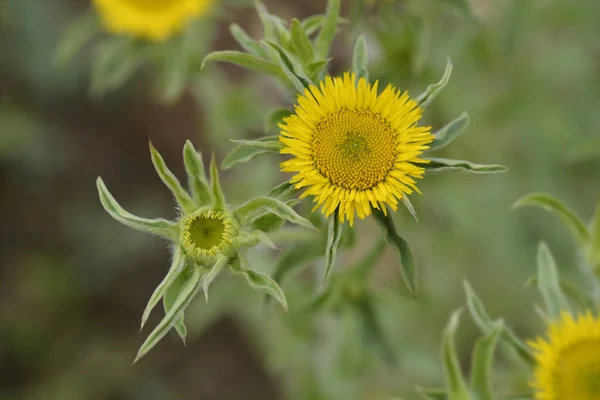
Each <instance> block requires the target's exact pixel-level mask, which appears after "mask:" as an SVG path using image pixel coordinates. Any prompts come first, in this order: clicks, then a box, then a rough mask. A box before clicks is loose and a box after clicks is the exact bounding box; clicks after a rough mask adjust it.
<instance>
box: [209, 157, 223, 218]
mask: <svg viewBox="0 0 600 400" xmlns="http://www.w3.org/2000/svg"><path fill="white" fill-rule="evenodd" d="M210 189H211V193H212V208H213V210H224V209H225V194H224V193H223V189H222V188H221V181H220V180H219V171H218V170H217V160H216V159H215V156H214V155H213V157H212V159H211V160H210Z"/></svg>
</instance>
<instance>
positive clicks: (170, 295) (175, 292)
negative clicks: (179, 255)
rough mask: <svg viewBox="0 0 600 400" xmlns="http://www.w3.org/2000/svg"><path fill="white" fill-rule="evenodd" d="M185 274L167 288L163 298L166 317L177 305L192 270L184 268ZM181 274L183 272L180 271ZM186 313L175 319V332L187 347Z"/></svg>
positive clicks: (178, 276)
mask: <svg viewBox="0 0 600 400" xmlns="http://www.w3.org/2000/svg"><path fill="white" fill-rule="evenodd" d="M182 271H185V272H184V273H179V274H178V275H177V277H176V278H175V279H174V280H173V282H172V283H170V284H169V285H168V287H167V290H166V291H165V293H164V296H163V298H162V299H163V308H164V310H165V315H167V314H168V313H169V310H170V309H171V308H173V304H175V300H177V296H179V293H180V292H181V289H182V287H183V285H184V284H185V283H186V282H187V279H188V278H189V274H190V270H189V269H187V270H186V269H184V268H182ZM180 272H181V271H180ZM184 319H185V313H184V311H181V312H180V313H179V315H178V316H177V317H176V318H175V330H176V331H177V334H178V335H179V337H180V338H181V341H182V342H183V344H184V345H185V341H186V337H187V328H186V326H185V321H184Z"/></svg>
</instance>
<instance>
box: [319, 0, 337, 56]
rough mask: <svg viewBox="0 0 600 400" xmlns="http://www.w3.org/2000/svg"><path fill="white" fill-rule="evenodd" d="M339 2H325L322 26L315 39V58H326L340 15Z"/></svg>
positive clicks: (335, 0) (330, 0)
mask: <svg viewBox="0 0 600 400" xmlns="http://www.w3.org/2000/svg"><path fill="white" fill-rule="evenodd" d="M340 4H341V0H329V1H328V3H327V10H326V11H325V20H324V21H323V27H322V28H321V30H320V31H319V34H318V36H317V39H316V40H315V53H316V56H317V58H327V57H328V56H329V49H330V48H331V43H332V42H333V37H334V36H335V31H336V29H337V23H338V21H337V20H338V16H339V15H340Z"/></svg>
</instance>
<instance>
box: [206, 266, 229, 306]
mask: <svg viewBox="0 0 600 400" xmlns="http://www.w3.org/2000/svg"><path fill="white" fill-rule="evenodd" d="M228 262H229V258H227V257H225V256H221V257H219V258H218V259H217V262H216V263H215V264H214V265H213V266H211V267H210V269H209V270H208V272H207V273H206V275H204V279H202V291H203V292H204V299H205V300H206V301H207V302H208V288H209V287H210V285H211V284H212V283H213V281H214V280H215V279H216V278H217V277H218V276H219V275H220V274H221V271H223V268H224V267H225V266H226V265H227V263H228Z"/></svg>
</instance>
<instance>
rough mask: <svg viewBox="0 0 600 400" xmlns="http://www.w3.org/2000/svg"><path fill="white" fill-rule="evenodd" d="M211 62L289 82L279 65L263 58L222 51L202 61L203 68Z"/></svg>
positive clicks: (213, 53) (211, 54)
mask: <svg viewBox="0 0 600 400" xmlns="http://www.w3.org/2000/svg"><path fill="white" fill-rule="evenodd" d="M210 62H226V63H230V64H235V65H237V66H240V67H243V68H246V69H249V70H252V71H257V72H262V73H265V74H269V75H271V76H274V77H276V78H278V79H280V80H282V81H284V82H289V80H288V77H287V75H286V74H285V73H284V72H283V70H282V69H281V67H279V66H278V65H277V64H275V63H273V62H271V61H268V60H264V59H262V58H258V57H257V56H255V55H252V54H248V53H243V52H241V51H235V50H222V51H213V52H212V53H208V54H207V55H206V57H204V60H203V61H202V68H204V66H205V65H206V63H210Z"/></svg>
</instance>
